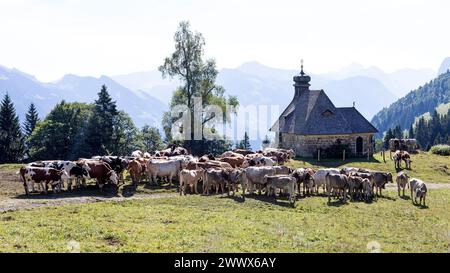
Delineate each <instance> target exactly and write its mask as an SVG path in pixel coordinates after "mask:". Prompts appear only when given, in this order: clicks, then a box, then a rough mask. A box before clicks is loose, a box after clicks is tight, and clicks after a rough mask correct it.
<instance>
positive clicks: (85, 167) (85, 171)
mask: <svg viewBox="0 0 450 273" xmlns="http://www.w3.org/2000/svg"><path fill="white" fill-rule="evenodd" d="M77 165H78V167H81V170H82V171H81V174H82V175H83V178H86V179H90V178H91V176H90V175H89V172H90V171H91V167H89V165H88V164H87V163H86V162H78V163H77Z"/></svg>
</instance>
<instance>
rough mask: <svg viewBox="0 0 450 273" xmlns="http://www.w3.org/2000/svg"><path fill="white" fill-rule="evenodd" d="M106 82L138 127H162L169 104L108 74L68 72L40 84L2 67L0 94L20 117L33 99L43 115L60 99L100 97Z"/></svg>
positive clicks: (85, 100) (120, 107)
mask: <svg viewBox="0 0 450 273" xmlns="http://www.w3.org/2000/svg"><path fill="white" fill-rule="evenodd" d="M103 84H105V85H106V86H107V87H108V90H109V92H110V94H111V96H112V98H113V99H114V100H115V101H117V105H118V108H119V109H121V110H125V111H126V112H127V113H129V114H130V116H131V117H132V118H133V120H134V122H135V124H136V125H137V126H139V127H140V126H143V125H144V124H150V125H157V126H160V123H161V118H162V112H163V111H165V110H166V105H165V104H164V103H163V102H161V101H160V100H158V99H156V98H154V97H152V96H151V95H149V94H148V93H145V92H139V91H131V90H129V89H127V88H125V87H123V86H122V85H120V84H118V83H117V82H115V81H114V80H112V79H111V78H109V77H106V76H102V77H100V78H94V77H79V76H76V75H66V76H64V77H63V78H62V79H61V80H59V81H56V82H52V83H41V82H39V81H37V80H36V79H35V78H34V77H33V76H30V75H28V74H25V73H23V72H20V71H18V70H16V69H8V68H4V67H0V93H1V94H2V95H3V93H5V92H8V93H9V94H10V96H11V97H12V99H13V101H14V104H15V106H16V110H17V113H18V114H19V115H20V118H21V120H23V119H24V115H25V112H26V111H27V109H28V106H29V104H30V103H31V102H34V103H35V104H36V107H37V109H38V111H39V114H40V116H41V117H44V116H45V115H46V114H47V113H49V112H50V110H51V109H52V108H53V107H54V105H55V104H56V103H58V102H60V101H61V100H63V99H64V100H66V101H69V102H71V101H79V102H88V103H91V102H93V101H94V100H95V99H96V98H97V93H98V92H99V90H100V88H101V86H102V85H103Z"/></svg>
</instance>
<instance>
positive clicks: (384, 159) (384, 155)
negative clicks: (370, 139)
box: [381, 148, 386, 163]
mask: <svg viewBox="0 0 450 273" xmlns="http://www.w3.org/2000/svg"><path fill="white" fill-rule="evenodd" d="M381 153H382V154H383V161H384V163H386V151H385V150H384V148H383V150H382V151H381Z"/></svg>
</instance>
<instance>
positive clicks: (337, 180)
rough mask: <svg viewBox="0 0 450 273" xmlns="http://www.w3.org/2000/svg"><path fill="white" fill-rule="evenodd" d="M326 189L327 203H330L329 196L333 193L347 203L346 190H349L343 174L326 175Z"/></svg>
mask: <svg viewBox="0 0 450 273" xmlns="http://www.w3.org/2000/svg"><path fill="white" fill-rule="evenodd" d="M325 179H326V189H327V195H328V203H330V202H331V194H332V192H334V193H335V194H337V196H338V197H339V195H341V196H342V199H343V201H344V203H345V202H346V201H347V189H349V183H348V176H346V175H345V174H332V173H327V174H326V175H325Z"/></svg>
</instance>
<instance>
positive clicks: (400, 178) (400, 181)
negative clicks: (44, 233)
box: [396, 172, 409, 196]
mask: <svg viewBox="0 0 450 273" xmlns="http://www.w3.org/2000/svg"><path fill="white" fill-rule="evenodd" d="M408 179H409V177H408V174H406V173H405V172H399V173H398V174H397V178H396V181H397V189H398V196H400V190H401V189H403V196H405V188H406V186H408V187H409V184H408Z"/></svg>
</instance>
